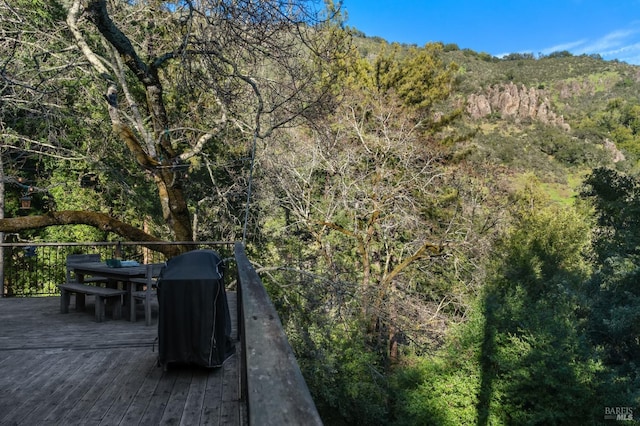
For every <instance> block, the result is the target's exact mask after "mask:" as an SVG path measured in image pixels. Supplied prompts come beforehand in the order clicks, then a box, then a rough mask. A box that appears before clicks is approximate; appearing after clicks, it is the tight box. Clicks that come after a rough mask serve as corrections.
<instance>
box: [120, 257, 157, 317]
mask: <svg viewBox="0 0 640 426" xmlns="http://www.w3.org/2000/svg"><path fill="white" fill-rule="evenodd" d="M163 267H164V264H162V263H153V264H147V271H146V273H145V277H144V278H133V279H131V285H132V286H138V285H143V286H144V289H143V290H140V291H138V290H137V289H136V288H135V287H134V288H132V289H131V300H130V303H129V309H130V318H131V321H136V302H137V301H138V300H141V301H142V303H143V304H144V320H145V324H146V325H151V302H152V301H153V300H154V299H157V297H158V293H157V289H158V286H157V284H158V276H159V275H160V271H161V270H162V268H163Z"/></svg>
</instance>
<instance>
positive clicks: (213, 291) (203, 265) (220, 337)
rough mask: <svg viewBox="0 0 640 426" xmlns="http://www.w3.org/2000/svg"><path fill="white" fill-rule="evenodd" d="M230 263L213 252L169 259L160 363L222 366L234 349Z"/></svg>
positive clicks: (162, 288) (161, 286) (163, 280)
mask: <svg viewBox="0 0 640 426" xmlns="http://www.w3.org/2000/svg"><path fill="white" fill-rule="evenodd" d="M223 275H224V264H223V262H222V259H221V258H220V255H219V254H218V253H216V252H215V251H212V250H195V251H191V252H187V253H185V254H182V255H179V256H176V257H174V258H171V259H169V261H168V262H167V265H166V266H165V268H164V269H163V270H162V272H161V274H160V277H159V279H158V303H159V314H158V346H159V355H158V361H159V363H160V364H161V365H164V366H165V367H166V366H167V364H169V363H183V364H197V365H202V366H204V367H218V366H220V365H222V363H223V362H224V360H225V359H227V358H228V357H229V356H230V355H231V354H232V353H233V345H232V341H231V317H230V315H229V307H228V305H227V296H226V293H225V290H224V281H223Z"/></svg>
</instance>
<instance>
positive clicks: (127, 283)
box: [59, 262, 163, 322]
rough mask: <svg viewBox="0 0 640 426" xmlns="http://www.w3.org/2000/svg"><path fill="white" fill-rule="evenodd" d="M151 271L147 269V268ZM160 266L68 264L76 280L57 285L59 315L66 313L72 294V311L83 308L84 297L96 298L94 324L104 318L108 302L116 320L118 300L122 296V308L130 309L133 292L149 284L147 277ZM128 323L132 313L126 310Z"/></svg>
mask: <svg viewBox="0 0 640 426" xmlns="http://www.w3.org/2000/svg"><path fill="white" fill-rule="evenodd" d="M150 265H151V266H153V268H149V266H150ZM162 265H163V264H162V263H156V264H138V263H135V262H133V263H125V264H123V265H122V264H121V266H119V267H113V266H109V265H108V264H107V262H82V263H72V264H69V265H68V266H67V267H68V268H69V269H71V270H72V271H73V274H74V275H75V277H76V280H75V281H74V282H69V281H68V282H66V283H65V284H62V285H60V286H59V287H60V292H61V296H60V297H61V302H60V303H61V305H60V308H61V312H62V313H67V312H69V301H70V297H69V294H70V293H75V294H76V309H83V308H84V302H85V295H93V296H95V297H96V321H98V322H101V321H103V320H104V316H105V310H106V308H105V306H106V304H107V303H109V302H110V301H111V302H112V305H113V316H114V319H117V318H119V317H120V316H121V309H122V297H123V296H124V297H125V299H124V302H125V306H129V307H133V304H134V303H135V300H134V297H133V296H134V292H135V291H136V290H137V286H138V285H140V284H144V283H146V282H150V278H151V277H148V276H147V275H149V274H152V273H155V272H156V271H159V269H160V268H161V266H162ZM86 277H100V278H101V279H102V280H103V281H106V282H107V287H100V286H98V285H95V284H96V281H99V280H95V279H91V280H86V282H85V279H86ZM129 312H130V314H129V320H130V321H135V320H136V318H135V310H134V309H129Z"/></svg>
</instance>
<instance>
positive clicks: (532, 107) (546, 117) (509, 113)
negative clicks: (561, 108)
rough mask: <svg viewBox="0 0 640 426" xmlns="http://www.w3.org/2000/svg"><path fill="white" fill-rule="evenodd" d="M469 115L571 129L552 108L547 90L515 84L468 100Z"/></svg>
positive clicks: (499, 86)
mask: <svg viewBox="0 0 640 426" xmlns="http://www.w3.org/2000/svg"><path fill="white" fill-rule="evenodd" d="M466 110H467V113H468V114H469V115H470V116H471V117H473V118H476V119H477V118H482V117H486V116H488V115H489V114H492V113H499V114H500V115H501V116H502V117H512V118H514V119H516V120H517V119H524V118H529V119H533V120H539V121H541V122H543V123H545V124H550V125H553V126H559V127H561V128H563V129H565V130H570V127H569V124H567V123H565V121H564V118H563V117H562V116H561V115H557V114H556V113H555V112H554V111H553V110H552V108H551V102H550V101H549V99H548V98H547V97H546V94H545V92H544V90H541V89H536V88H533V87H530V88H526V87H525V86H524V85H522V86H517V85H515V84H513V83H508V84H500V85H494V86H491V87H489V88H488V89H486V90H485V92H484V93H479V94H472V95H470V96H469V98H468V99H467V108H466Z"/></svg>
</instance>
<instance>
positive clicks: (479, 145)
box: [0, 0, 640, 425]
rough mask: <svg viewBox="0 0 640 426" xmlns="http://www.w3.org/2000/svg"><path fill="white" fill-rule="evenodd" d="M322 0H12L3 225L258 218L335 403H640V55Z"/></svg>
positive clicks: (8, 8) (541, 408)
mask: <svg viewBox="0 0 640 426" xmlns="http://www.w3.org/2000/svg"><path fill="white" fill-rule="evenodd" d="M214 3H215V4H214ZM312 4H315V3H312V2H304V1H300V2H291V5H292V7H291V8H289V9H287V10H283V9H282V8H281V5H280V3H279V2H277V1H273V2H271V1H263V2H260V3H259V5H258V4H254V2H212V3H211V4H209V3H207V2H163V1H143V2H137V1H133V2H111V1H103V0H102V1H101V0H89V1H81V0H74V1H39V0H11V1H5V2H1V3H0V14H1V15H2V17H3V18H2V21H1V24H0V26H1V31H2V32H1V37H0V78H1V80H0V135H1V136H0V137H1V139H0V140H1V141H2V142H1V144H0V152H1V154H2V162H1V165H2V167H1V168H0V182H1V185H2V186H0V196H1V197H0V205H1V206H0V207H1V209H0V212H1V213H2V215H3V216H0V232H4V233H6V234H5V236H6V239H7V240H8V239H9V238H12V239H14V240H20V241H87V240H115V239H123V238H124V239H132V240H133V239H135V240H138V241H143V242H144V241H154V240H163V239H173V240H176V241H184V240H227V241H233V240H243V239H244V241H245V242H246V244H247V248H248V251H249V253H250V258H251V259H252V260H253V261H254V262H255V264H256V267H257V270H258V271H259V273H260V274H261V277H262V279H263V281H264V282H265V285H266V286H267V288H268V291H269V294H270V296H271V297H272V299H273V301H274V303H275V305H276V307H277V309H278V312H279V314H280V317H281V319H282V322H283V325H284V326H285V329H286V331H287V335H288V337H289V340H290V342H291V344H292V346H293V347H294V350H295V353H296V356H297V359H298V361H299V363H300V365H301V368H302V370H303V374H304V375H305V379H306V380H307V383H308V384H309V386H310V388H311V392H312V394H313V397H314V400H315V402H316V404H317V406H318V408H319V411H320V413H321V416H322V418H323V421H324V422H325V424H327V425H355V424H362V425H376V424H380V425H383V424H384V425H387V424H389V425H423V424H424V425H427V424H434V425H461V424H476V425H488V424H562V425H572V424H575V425H584V424H602V423H606V422H607V421H609V420H611V419H609V417H610V416H611V415H612V414H611V413H614V414H613V416H614V418H613V419H612V420H615V415H616V413H621V412H624V413H626V414H629V413H631V415H632V416H635V418H640V368H639V367H638V366H637V360H638V359H640V342H639V340H638V336H639V335H640V289H639V288H638V287H637V282H638V276H639V272H640V269H639V266H640V265H639V262H640V259H639V258H638V255H639V253H638V244H639V243H638V237H637V236H638V235H640V233H639V232H638V231H639V230H640V221H639V220H638V215H637V212H638V209H640V205H639V204H638V203H640V184H639V183H640V180H639V179H640V177H639V172H640V170H639V167H638V160H639V159H640V157H639V156H640V101H638V99H639V96H638V95H639V94H640V68H639V67H637V66H630V65H627V64H624V63H617V62H606V61H603V60H601V59H600V58H598V57H590V56H573V55H571V54H569V53H568V52H557V53H554V54H551V55H549V56H546V57H542V58H536V57H534V56H533V55H526V54H512V55H509V56H507V57H505V58H501V59H498V58H494V57H491V56H490V55H487V54H486V53H482V52H473V51H470V50H464V49H460V48H458V46H456V45H442V44H437V43H436V44H428V45H425V46H404V45H397V44H390V43H387V42H386V41H384V40H380V39H377V38H365V37H361V35H360V34H359V33H358V32H357V31H354V30H351V29H348V28H345V27H344V23H343V21H342V16H341V15H340V12H339V10H338V9H337V8H336V7H335V6H334V4H333V3H332V2H328V3H327V8H326V9H319V10H315V9H313V8H311V9H309V7H310V6H311V5H312ZM249 189H250V192H249ZM25 193H26V194H28V195H29V196H30V197H32V199H33V203H32V205H33V208H32V209H31V210H28V211H27V210H24V209H20V208H19V205H18V203H19V200H20V197H21V196H23V195H25ZM247 201H249V203H248V205H247ZM166 254H167V255H168V256H171V255H172V254H173V253H166Z"/></svg>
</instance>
